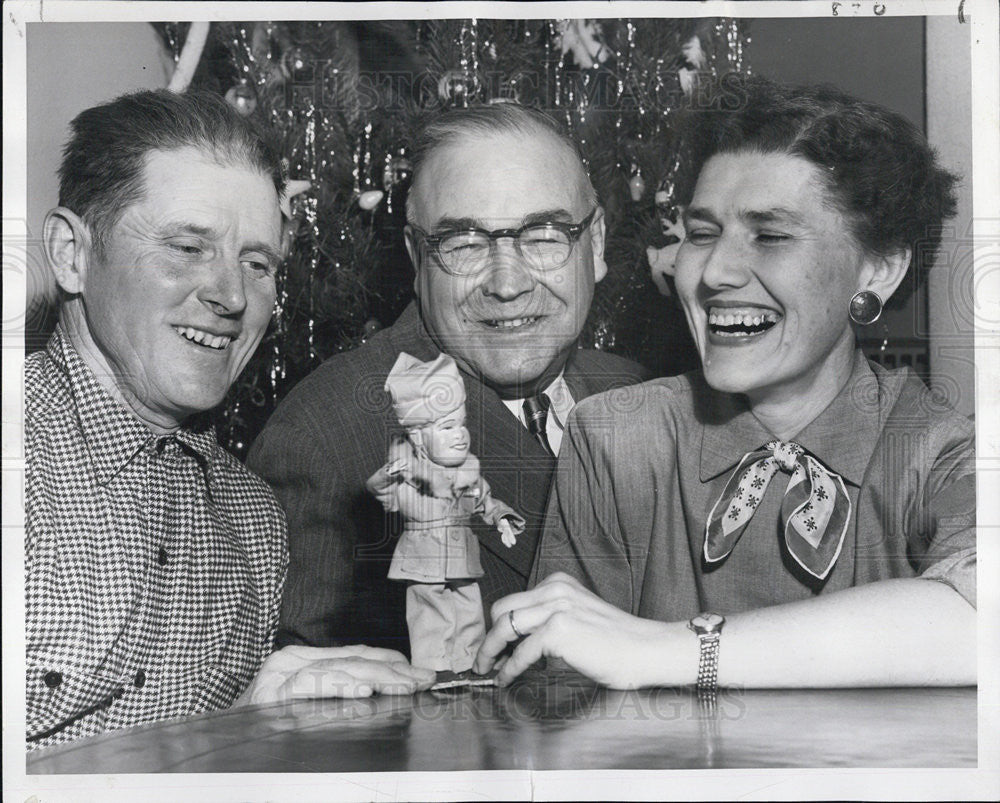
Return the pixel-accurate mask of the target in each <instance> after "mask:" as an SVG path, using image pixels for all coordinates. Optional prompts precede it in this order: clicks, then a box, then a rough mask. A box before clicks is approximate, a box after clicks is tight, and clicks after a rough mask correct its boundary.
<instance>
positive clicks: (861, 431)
mask: <svg viewBox="0 0 1000 803" xmlns="http://www.w3.org/2000/svg"><path fill="white" fill-rule="evenodd" d="M698 379H699V381H701V382H702V383H704V377H703V376H701V375H700V374H699V377H698ZM705 388H706V389H707V392H708V394H709V396H708V399H709V403H708V405H707V408H706V411H705V419H706V423H705V429H704V433H703V435H702V443H701V470H700V476H701V480H702V481H703V482H705V481H707V480H710V479H712V478H713V477H717V476H718V475H719V474H721V473H723V472H724V471H728V470H730V469H732V468H733V467H734V466H735V465H736V464H737V463H739V461H740V460H741V459H742V457H743V456H744V455H745V454H747V453H748V452H753V451H756V450H758V449H760V448H761V446H763V445H764V444H765V443H766V442H767V441H769V440H772V439H773V438H774V436H773V435H772V434H771V433H770V432H769V431H768V430H767V429H766V428H765V427H764V425H763V424H761V423H760V421H758V420H757V419H756V418H755V417H754V415H753V413H752V412H750V409H749V407H748V406H747V405H746V402H745V400H743V399H742V397H738V396H735V395H733V394H728V393H719V392H718V391H714V390H711V389H710V388H708V386H707V385H705ZM882 423H883V422H882V409H881V404H880V396H879V384H878V380H877V379H876V377H875V374H874V373H873V372H872V369H871V367H870V366H869V365H868V360H867V359H866V358H865V356H864V354H863V353H862V352H861V350H860V349H859V350H857V351H856V352H855V357H854V366H853V368H852V370H851V376H850V378H849V379H848V380H847V383H846V384H845V385H844V387H843V388H841V390H840V393H838V394H837V396H836V397H835V398H834V400H833V401H832V402H830V404H829V405H827V407H826V409H825V410H823V412H822V413H820V414H819V415H818V416H817V417H816V418H815V419H813V420H812V421H811V422H810V423H809V424H808V425H806V427H805V428H804V429H803V430H802V431H801V432H800V433H799V434H798V435H796V436H794V437H793V438H791V439H790V440H793V441H795V442H796V443H798V444H799V445H800V446H802V447H803V448H804V449H806V450H807V451H808V452H810V453H811V454H812V455H814V456H815V457H816V458H817V459H818V460H820V462H822V463H823V464H824V465H825V466H826V467H827V468H829V469H830V470H831V471H835V472H836V473H837V474H840V476H842V477H843V478H844V480H845V481H847V482H850V483H851V484H853V485H860V484H861V481H862V479H863V478H864V474H865V470H866V469H867V467H868V462H869V460H870V459H871V456H872V453H873V452H874V450H875V442H876V440H877V439H878V434H879V432H880V430H881V427H882ZM845 428H849V430H850V432H851V437H849V438H845V437H844V432H845Z"/></svg>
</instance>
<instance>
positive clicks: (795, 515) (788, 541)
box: [705, 440, 851, 579]
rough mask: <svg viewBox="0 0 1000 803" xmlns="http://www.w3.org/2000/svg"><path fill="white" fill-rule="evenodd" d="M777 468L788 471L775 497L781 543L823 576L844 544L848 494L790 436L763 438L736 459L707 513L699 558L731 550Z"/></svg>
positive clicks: (718, 556) (712, 559) (713, 560)
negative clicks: (779, 497) (785, 482)
mask: <svg viewBox="0 0 1000 803" xmlns="http://www.w3.org/2000/svg"><path fill="white" fill-rule="evenodd" d="M779 470H780V471H784V472H785V473H786V474H789V475H791V476H790V477H789V480H788V485H787V486H786V487H785V496H784V499H782V502H781V520H782V521H783V522H784V530H785V545H786V546H787V547H788V551H789V553H790V554H791V556H792V557H793V558H794V559H795V560H796V562H798V564H799V565H800V566H802V568H803V569H805V570H806V571H807V572H809V574H811V575H813V576H814V577H817V578H819V579H824V578H825V577H826V576H827V575H828V574H829V573H830V570H831V569H832V568H833V565H834V563H836V561H837V557H838V556H839V555H840V550H841V548H842V547H843V545H844V536H845V535H846V534H847V525H848V523H849V522H850V520H851V500H850V499H849V498H848V496H847V489H846V488H845V487H844V481H843V479H841V477H840V475H839V474H835V473H834V472H832V471H830V470H829V469H827V468H826V466H824V465H823V464H822V463H820V462H819V460H817V459H816V458H814V457H812V456H811V455H809V454H806V452H805V450H804V449H803V448H802V447H801V446H799V445H798V444H797V443H792V442H791V441H789V442H787V443H785V442H782V441H777V440H775V441H769V442H768V443H767V444H766V445H765V446H764V448H763V449H760V450H758V451H755V452H749V453H747V454H745V455H744V456H743V459H742V460H740V463H739V465H738V466H736V469H735V470H734V471H733V473H732V475H731V476H730V478H729V482H728V483H726V487H725V490H723V492H722V495H721V496H720V497H719V499H718V501H716V503H715V505H714V506H713V507H712V511H711V513H709V515H708V524H707V525H706V526H705V560H706V561H707V562H709V563H716V562H718V561H720V560H723V559H724V558H726V557H727V556H728V555H729V553H730V552H732V550H733V547H734V546H735V545H736V542H737V541H738V540H739V538H740V536H741V535H742V534H743V531H744V530H745V529H746V526H747V524H748V523H749V522H750V519H751V518H752V517H753V514H754V512H755V511H756V510H757V507H758V505H760V501H761V499H763V498H764V493H765V491H767V486H768V484H769V483H770V482H771V480H772V479H773V477H774V475H775V474H777V473H778V471H779Z"/></svg>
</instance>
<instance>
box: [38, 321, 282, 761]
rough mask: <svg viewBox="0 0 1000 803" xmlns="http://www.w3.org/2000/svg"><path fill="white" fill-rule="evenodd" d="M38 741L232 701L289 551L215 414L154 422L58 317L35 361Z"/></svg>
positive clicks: (253, 656)
mask: <svg viewBox="0 0 1000 803" xmlns="http://www.w3.org/2000/svg"><path fill="white" fill-rule="evenodd" d="M25 440H26V450H27V480H26V522H27V527H26V540H25V571H26V577H25V591H26V614H27V622H26V641H27V645H26V651H27V672H26V682H27V695H26V703H27V723H26V730H27V738H28V746H29V748H31V747H38V746H43V745H49V744H54V743H57V742H63V741H67V740H70V739H75V738H79V737H82V736H88V735H91V734H95V733H99V732H101V731H104V730H110V729H113V728H122V727H127V726H130V725H135V724H138V723H141V722H149V721H152V720H158V719H163V718H167V717H175V716H181V715H187V714H194V713H198V712H201V711H206V710H212V709H218V708H224V707H226V706H228V705H230V704H231V703H232V702H233V701H234V700H235V699H236V697H237V696H239V694H240V693H241V692H242V690H243V689H244V688H245V687H246V686H247V685H248V684H249V682H250V680H251V679H252V678H253V676H254V675H255V673H256V672H257V670H258V669H259V667H260V665H261V663H262V661H263V659H264V657H265V656H266V655H267V654H268V653H269V652H270V651H271V647H272V640H273V637H274V630H275V626H276V621H277V613H278V604H279V600H280V597H281V586H282V583H283V581H284V575H285V569H286V564H287V547H286V539H285V521H284V515H283V513H282V512H281V509H280V508H279V507H278V505H277V503H276V501H275V499H274V497H273V495H272V494H271V492H270V490H268V488H267V486H266V485H265V484H264V483H263V482H262V481H261V480H259V479H258V478H257V477H256V476H254V475H253V474H251V473H250V472H249V471H247V470H246V469H245V468H244V467H243V466H242V464H240V463H239V462H238V461H237V460H235V459H234V458H233V457H232V456H231V455H229V454H228V453H227V452H226V451H225V450H224V449H222V447H221V446H219V444H218V443H217V441H216V439H215V435H214V433H213V432H212V431H211V429H210V428H209V429H203V430H201V431H198V430H197V429H193V428H182V429H181V430H180V431H178V432H177V433H175V434H174V435H172V436H170V437H162V436H156V435H154V434H153V433H151V432H150V431H149V430H148V429H147V428H146V427H145V426H144V425H143V424H142V423H141V422H140V421H139V420H138V419H136V418H135V417H134V416H133V415H132V414H131V413H130V412H129V411H128V410H126V409H125V408H124V407H123V406H122V405H121V404H119V403H118V402H117V401H116V400H115V399H113V398H112V397H111V396H110V395H109V394H108V393H107V391H105V390H104V388H103V387H101V385H100V384H99V383H98V381H97V379H96V378H95V376H94V375H93V373H92V372H91V371H90V370H89V369H88V368H87V367H86V365H85V364H84V363H83V361H82V359H81V358H80V356H79V355H78V354H77V353H76V351H75V350H74V348H73V346H72V345H71V344H70V342H69V340H68V339H67V338H66V337H65V335H64V334H63V332H62V331H61V330H60V329H57V330H56V333H55V334H54V335H53V337H52V339H51V340H50V342H49V344H48V348H47V349H46V351H44V352H39V353H37V354H33V355H31V356H30V357H28V359H27V360H26V366H25Z"/></svg>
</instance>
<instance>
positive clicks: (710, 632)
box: [688, 611, 726, 697]
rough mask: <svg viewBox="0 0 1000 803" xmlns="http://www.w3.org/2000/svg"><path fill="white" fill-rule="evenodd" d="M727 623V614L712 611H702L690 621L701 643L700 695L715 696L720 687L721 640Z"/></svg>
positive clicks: (689, 626)
mask: <svg viewBox="0 0 1000 803" xmlns="http://www.w3.org/2000/svg"><path fill="white" fill-rule="evenodd" d="M725 624H726V617H725V616H722V615H721V614H718V613H712V612H710V611H705V612H704V613H700V614H698V615H697V616H695V617H694V618H693V619H692V620H691V621H690V622H688V628H689V629H690V630H693V631H694V633H695V635H697V636H698V641H699V642H700V643H701V652H700V654H699V657H698V680H697V689H698V694H699V696H701V695H705V694H709V695H712V696H713V697H714V695H715V692H716V690H717V689H718V687H719V640H720V638H721V636H722V627H723V625H725Z"/></svg>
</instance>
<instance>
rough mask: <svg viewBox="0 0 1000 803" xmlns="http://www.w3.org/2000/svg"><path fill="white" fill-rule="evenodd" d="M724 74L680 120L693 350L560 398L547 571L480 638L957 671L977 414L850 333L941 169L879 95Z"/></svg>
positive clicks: (545, 651)
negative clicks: (886, 362)
mask: <svg viewBox="0 0 1000 803" xmlns="http://www.w3.org/2000/svg"><path fill="white" fill-rule="evenodd" d="M741 89H742V90H743V92H744V93H745V101H744V102H743V103H742V104H741V107H740V109H739V110H738V111H735V112H715V113H705V114H702V115H701V116H702V117H703V118H705V119H704V120H702V121H700V122H699V124H698V129H697V131H696V132H695V136H694V138H693V139H692V142H694V143H696V144H697V146H698V148H699V149H700V150H701V151H702V152H701V153H700V154H698V155H697V158H696V159H695V167H696V172H695V175H696V177H697V180H696V181H695V182H694V186H693V192H689V193H688V196H689V197H688V198H687V199H686V200H687V201H688V203H687V205H686V207H687V208H686V214H685V225H686V229H687V239H686V240H685V241H684V243H683V245H682V246H681V248H680V251H679V253H678V258H677V266H676V271H677V272H676V277H675V279H676V286H677V292H678V295H679V296H680V299H681V301H682V303H683V305H684V309H685V312H686V315H687V319H688V323H689V325H690V327H691V331H692V332H693V334H694V339H695V342H696V343H697V345H698V349H699V352H700V356H701V361H702V370H701V371H699V372H697V373H693V374H688V375H685V376H681V377H673V378H668V379H661V380H656V381H654V382H650V383H647V384H645V385H640V386H637V387H633V388H629V389H625V390H621V391H614V392H612V393H610V394H604V395H602V396H597V397H593V398H591V399H588V400H586V401H584V402H581V403H580V404H579V405H578V406H577V408H576V410H575V411H574V413H573V415H572V416H571V418H570V423H569V428H568V431H567V436H566V439H565V440H564V443H563V448H562V450H561V452H560V459H559V468H558V471H557V485H556V490H555V492H554V493H553V498H552V500H551V503H550V510H549V518H548V522H549V526H548V528H547V530H546V533H545V536H544V538H543V540H542V543H541V546H540V548H539V555H538V559H537V564H536V567H535V576H536V580H537V579H541V582H540V583H539V584H538V585H537V586H536V587H535V588H533V589H532V590H530V591H527V592H524V593H521V594H514V595H512V596H510V597H506V598H505V599H502V600H500V601H499V602H498V603H496V605H495V606H494V608H493V622H494V626H493V629H492V630H491V631H490V633H489V635H488V636H487V639H486V642H485V643H484V645H483V647H482V649H481V651H480V653H479V658H478V661H477V665H476V668H477V670H478V671H486V670H487V669H489V668H490V666H492V665H493V663H494V662H495V659H496V656H497V655H499V654H500V653H501V651H502V650H503V648H504V647H505V646H506V644H507V643H508V642H512V641H517V640H518V639H520V643H519V644H518V645H517V646H516V648H515V649H514V651H513V653H512V655H511V656H510V658H509V660H507V662H506V663H505V664H504V665H503V666H502V668H501V670H500V674H499V679H500V682H501V683H505V682H509V681H510V680H511V679H512V678H514V677H515V676H516V675H518V674H519V673H520V672H522V671H523V670H524V669H525V668H527V667H528V666H529V665H531V664H532V663H534V662H535V661H536V660H538V659H539V658H540V657H542V656H554V657H559V658H562V659H563V660H565V661H566V662H568V663H569V664H570V665H571V666H572V667H574V668H575V669H577V670H579V671H581V672H583V673H584V674H587V675H589V676H591V677H592V678H594V679H596V680H598V681H600V682H602V683H604V684H606V685H609V686H612V687H616V688H629V687H641V686H654V685H682V684H688V683H694V682H695V681H696V680H697V683H698V685H699V687H701V688H704V689H711V688H713V687H714V685H715V684H716V682H718V683H719V684H724V685H738V686H747V687H753V686H758V687H797V686H879V685H959V684H970V683H975V679H976V674H975V603H976V584H975V577H976V574H975V572H976V566H975V562H976V557H975V555H976V546H975V474H974V455H973V439H974V438H973V434H974V433H973V427H972V425H971V423H970V422H969V421H968V420H967V419H965V418H963V417H962V416H960V415H958V414H957V413H955V412H953V411H951V410H950V409H947V408H945V407H943V406H942V404H941V403H940V402H938V401H935V399H934V397H933V396H932V394H930V393H929V391H928V390H927V388H926V387H925V386H924V384H923V383H922V382H921V381H920V380H919V379H918V378H917V377H916V376H915V375H914V374H913V373H912V372H910V371H909V370H908V369H901V370H897V371H887V370H884V369H883V368H881V367H879V366H877V365H874V364H871V363H869V362H868V361H867V360H866V359H865V358H864V356H863V355H862V353H861V351H860V350H859V349H858V347H857V345H856V341H855V335H856V332H857V331H858V329H860V328H862V327H863V326H864V325H865V324H868V323H871V322H873V321H874V319H875V318H876V317H877V315H878V313H879V312H881V308H882V303H883V302H884V301H885V300H887V299H888V298H889V297H890V296H891V295H892V294H893V293H894V292H896V290H897V288H899V286H900V284H901V283H902V282H903V280H904V278H905V277H906V274H907V269H908V268H909V266H910V263H911V262H912V261H915V260H914V257H915V256H916V258H917V260H920V261H926V260H927V259H929V257H930V256H931V255H932V253H933V252H934V251H935V250H936V249H937V247H938V246H939V245H940V233H939V232H940V226H941V223H942V221H943V219H944V218H946V217H948V216H949V215H951V214H953V213H954V197H953V193H952V187H953V185H954V183H955V178H954V177H953V176H951V175H950V174H949V173H947V172H946V171H944V170H942V169H941V168H940V167H939V166H938V165H937V164H936V162H935V159H934V155H933V152H932V151H931V150H930V148H929V147H928V145H927V143H926V141H925V140H924V139H923V137H922V136H921V135H920V134H919V133H918V132H917V131H916V130H915V129H914V128H913V127H912V126H911V125H910V124H909V123H907V122H906V121H905V120H904V119H902V118H901V117H899V116H898V115H896V114H894V113H891V112H888V111H887V110H885V109H881V108H879V107H875V106H872V105H870V104H866V103H861V102H859V101H856V100H854V99H852V98H850V97H847V96H844V95H842V94H840V93H838V92H836V91H834V90H829V89H790V88H786V87H782V86H778V85H775V84H772V83H769V82H765V81H762V80H759V79H747V80H746V81H745V82H744V83H743V84H742V85H741ZM920 267H921V266H920V265H917V268H920ZM553 572H555V573H553Z"/></svg>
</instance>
